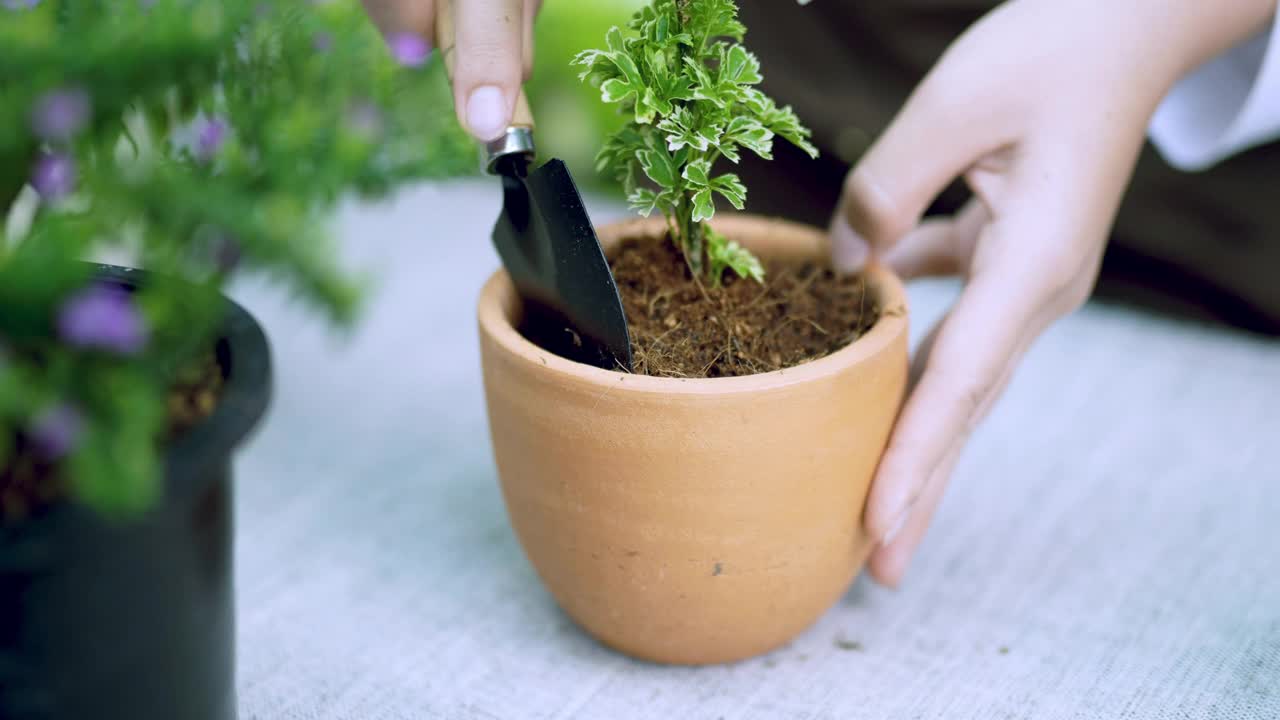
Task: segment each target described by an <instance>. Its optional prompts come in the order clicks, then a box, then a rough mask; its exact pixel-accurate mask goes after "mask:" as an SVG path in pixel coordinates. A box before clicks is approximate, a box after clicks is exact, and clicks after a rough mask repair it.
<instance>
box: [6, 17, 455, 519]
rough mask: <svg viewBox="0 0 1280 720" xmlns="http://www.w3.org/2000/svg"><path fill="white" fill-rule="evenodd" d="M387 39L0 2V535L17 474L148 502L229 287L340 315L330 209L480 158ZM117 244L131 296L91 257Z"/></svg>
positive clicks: (417, 60)
mask: <svg viewBox="0 0 1280 720" xmlns="http://www.w3.org/2000/svg"><path fill="white" fill-rule="evenodd" d="M390 47H391V49H392V51H393V52H390V53H389V52H387V48H388V45H387V43H385V42H384V39H383V38H382V37H381V36H379V35H378V33H377V32H376V31H375V30H374V29H373V28H372V27H371V25H370V24H369V23H368V21H367V20H366V18H365V17H364V15H363V13H362V12H361V10H360V7H359V4H358V3H353V2H330V3H318V2H312V1H310V0H269V1H264V0H110V1H103V0H45V1H44V2H41V0H0V219H4V218H5V217H6V216H5V215H4V214H3V213H7V220H5V221H4V234H3V239H2V241H0V521H2V520H3V517H4V516H5V515H13V514H14V513H15V512H16V513H21V512H22V511H23V507H22V506H23V505H24V504H26V500H28V499H29V498H24V497H23V495H22V494H23V492H29V491H23V490H22V488H15V486H14V482H16V481H15V480H14V476H15V472H16V470H15V469H21V468H23V467H25V468H26V471H27V472H28V474H30V471H31V468H32V467H36V468H40V470H39V471H38V472H39V473H44V474H46V475H49V476H50V477H52V476H57V477H58V478H59V481H65V483H66V484H67V486H68V491H69V492H70V493H71V495H72V496H73V497H76V498H79V499H80V500H83V501H85V502H87V503H89V504H91V505H92V506H94V507H95V508H98V509H100V510H102V511H105V512H108V513H121V512H127V511H136V510H140V509H143V508H145V507H147V506H148V504H149V503H150V502H151V501H152V500H153V498H154V497H155V496H156V494H157V492H158V489H159V478H160V476H161V459H160V457H161V456H160V445H161V442H162V440H161V438H162V435H163V434H164V432H165V427H166V424H167V422H168V418H167V415H168V413H167V412H166V403H167V399H166V394H167V393H168V391H169V389H170V388H171V387H172V386H173V385H174V384H175V383H176V382H178V381H179V380H180V378H182V377H184V376H185V375H186V374H188V373H189V371H190V368H192V367H193V366H195V365H198V364H199V363H200V362H201V361H202V359H203V358H204V357H205V356H206V355H207V354H208V353H209V351H210V348H211V347H212V343H213V340H214V338H215V336H216V333H217V331H218V327H219V321H220V311H221V308H222V307H223V305H222V302H221V299H220V291H221V288H222V287H223V286H224V285H225V283H226V282H227V281H228V279H229V278H230V277H232V276H233V275H234V274H235V273H237V272H241V271H260V272H265V273H269V274H271V275H272V276H274V278H275V279H276V280H278V281H279V282H281V283H282V284H284V285H285V286H287V287H289V288H291V289H292V290H293V291H294V292H295V293H296V294H297V295H298V296H300V298H301V299H302V300H303V301H304V302H306V303H308V304H310V305H311V306H312V307H314V308H315V309H316V310H318V311H319V312H320V313H321V314H323V315H324V316H325V317H327V318H328V319H329V320H331V321H333V322H334V323H335V324H336V325H337V326H344V325H347V324H349V323H350V322H352V320H353V318H354V317H355V315H356V311H357V308H358V300H359V298H360V289H361V287H362V282H361V281H359V280H357V279H356V278H354V277H352V276H351V275H349V274H348V273H346V272H344V271H343V270H342V269H341V268H340V265H339V263H338V255H337V248H336V247H335V245H334V244H333V243H332V242H331V241H330V239H329V238H328V237H327V235H326V232H325V226H324V221H325V218H326V214H327V212H328V211H329V210H330V209H331V208H332V207H333V205H334V204H335V203H336V202H337V201H339V200H340V199H342V198H343V197H344V196H346V195H348V194H350V193H355V194H358V195H360V196H365V197H369V196H379V195H382V194H384V193H387V192H389V191H391V190H392V189H394V188H396V187H397V186H398V185H400V184H402V183H404V182H407V181H410V180H414V179H418V178H424V177H432V176H445V175H454V174H459V173H463V172H467V171H469V170H472V169H474V167H475V165H476V161H475V156H474V149H473V145H472V144H471V142H470V141H469V140H468V139H467V138H466V137H465V136H463V135H462V133H461V131H460V130H459V129H458V128H457V127H456V124H455V122H454V120H453V113H452V110H451V103H450V101H449V96H450V94H449V90H448V85H447V81H446V79H445V78H444V76H443V73H442V72H441V70H440V68H439V63H430V62H428V59H429V52H428V46H427V44H426V43H425V42H423V41H422V40H421V39H419V38H414V37H409V36H402V37H395V38H390ZM120 252H125V253H127V254H128V256H129V257H131V258H132V261H131V263H130V264H134V265H137V266H141V267H144V268H146V269H148V270H150V271H152V279H151V281H149V282H148V283H147V284H146V286H145V287H143V288H141V289H140V291H139V292H137V293H135V294H132V295H127V294H123V293H119V292H114V291H112V290H111V289H110V288H108V287H105V286H103V285H99V284H95V281H94V272H95V271H94V268H93V266H91V265H90V264H88V263H85V262H82V261H81V260H82V259H85V258H94V257H101V256H102V255H103V254H104V253H120ZM46 471H47V472H46ZM28 482H29V479H28Z"/></svg>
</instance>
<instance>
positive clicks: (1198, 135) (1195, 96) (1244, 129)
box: [1149, 17, 1280, 171]
mask: <svg viewBox="0 0 1280 720" xmlns="http://www.w3.org/2000/svg"><path fill="white" fill-rule="evenodd" d="M1149 135H1150V137H1151V141H1152V143H1153V144H1154V145H1155V146H1156V148H1157V149H1158V150H1159V151H1160V154H1161V155H1163V156H1164V158H1165V159H1166V160H1167V161H1168V162H1169V164H1170V165H1173V166H1174V167H1176V168H1179V169H1181V170H1188V171H1195V170H1204V169H1206V168H1208V167H1211V166H1213V165H1215V164H1217V163H1218V162H1220V161H1222V160H1225V159H1226V158H1228V157H1230V156H1232V155H1235V154H1236V153H1239V152H1243V151H1244V150H1248V149H1249V148H1252V147H1256V146H1258V145H1261V144H1264V143H1266V142H1268V141H1270V140H1273V139H1276V138H1280V17H1278V18H1277V22H1276V25H1275V27H1274V28H1272V29H1271V30H1269V31H1267V32H1263V33H1261V34H1259V35H1258V36H1257V37H1254V38H1253V39H1251V40H1250V41H1248V42H1247V43H1245V44H1243V45H1240V46H1239V47H1236V48H1234V49H1233V50H1231V51H1230V52H1228V53H1226V54H1224V55H1222V56H1220V57H1218V58H1215V59H1214V60H1211V61H1210V62H1208V63H1206V64H1205V65H1203V66H1201V67H1200V68H1198V69H1196V70H1195V71H1194V72H1192V73H1191V74H1190V75H1188V76H1187V77H1185V78H1183V79H1182V81H1181V82H1179V83H1178V84H1177V85H1175V86H1174V88H1173V90H1171V91H1170V92H1169V95H1168V96H1167V97H1165V99H1164V101H1163V102H1162V103H1161V105H1160V107H1159V108H1158V109H1157V110H1156V113H1155V115H1154V116H1153V117H1152V119H1151V126H1150V128H1149Z"/></svg>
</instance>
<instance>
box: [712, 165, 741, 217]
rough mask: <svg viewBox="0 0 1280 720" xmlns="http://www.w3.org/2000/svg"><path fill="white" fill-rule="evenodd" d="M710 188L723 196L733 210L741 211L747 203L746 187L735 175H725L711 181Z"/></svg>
mask: <svg viewBox="0 0 1280 720" xmlns="http://www.w3.org/2000/svg"><path fill="white" fill-rule="evenodd" d="M711 188H712V189H713V190H715V191H716V192H718V193H720V194H721V195H722V196H724V199H725V200H728V201H729V204H731V205H733V207H734V208H735V209H738V210H741V209H743V207H745V206H746V202H747V186H746V185H743V184H742V180H741V179H739V178H738V176H737V175H734V174H732V173H726V174H724V175H721V176H720V177H718V178H716V179H715V180H712V181H711Z"/></svg>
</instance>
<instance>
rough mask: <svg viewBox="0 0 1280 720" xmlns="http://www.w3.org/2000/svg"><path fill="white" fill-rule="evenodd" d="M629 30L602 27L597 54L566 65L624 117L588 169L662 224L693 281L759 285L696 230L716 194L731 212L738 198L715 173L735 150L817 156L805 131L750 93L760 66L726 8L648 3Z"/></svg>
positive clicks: (741, 254) (691, 1)
mask: <svg viewBox="0 0 1280 720" xmlns="http://www.w3.org/2000/svg"><path fill="white" fill-rule="evenodd" d="M628 28H629V29H630V30H631V31H632V34H631V35H630V36H627V35H624V33H623V32H622V30H621V29H619V28H617V27H614V28H612V29H611V30H609V32H608V33H607V34H606V36H605V42H606V48H605V49H603V50H588V51H585V52H583V53H582V54H580V55H579V56H578V57H577V58H576V59H575V61H574V63H575V64H576V65H579V66H581V67H582V68H584V70H583V72H582V75H581V78H582V79H583V80H584V81H586V82H587V83H589V84H590V85H591V86H592V87H595V88H598V89H599V92H600V95H601V99H602V100H603V101H604V102H605V103H609V104H615V105H618V106H620V107H621V108H622V110H623V112H624V113H625V118H624V124H623V125H622V127H621V129H619V130H618V131H617V132H615V133H614V134H613V135H611V136H610V137H609V139H608V140H607V141H606V143H605V145H604V147H603V149H601V151H600V153H599V155H598V158H597V165H598V168H599V169H600V170H602V171H606V172H608V173H610V174H611V175H612V176H613V177H615V178H616V179H617V180H618V181H619V182H620V183H621V184H622V186H623V188H624V190H625V191H626V193H627V198H628V200H629V201H630V202H631V205H632V207H633V208H635V209H636V210H638V211H639V212H640V213H641V214H643V215H646V216H647V215H649V214H650V213H652V212H653V211H654V210H658V211H659V212H661V213H662V214H663V216H664V217H665V218H666V219H667V223H668V225H669V226H670V229H671V237H672V240H673V241H675V242H676V243H677V245H678V246H679V247H680V249H681V250H682V251H683V253H684V257H685V259H686V261H687V262H688V264H689V268H690V270H691V271H692V272H693V274H694V275H695V276H705V277H707V278H708V279H709V280H710V281H711V282H712V283H719V282H720V279H721V276H722V275H723V273H724V271H725V270H726V269H732V270H733V271H734V272H735V273H737V274H738V275H740V276H742V277H749V278H753V279H756V280H762V279H763V277H764V269H763V268H762V267H761V265H760V262H759V261H758V260H757V259H756V258H755V257H754V256H753V255H751V253H750V252H748V251H747V250H746V249H744V248H742V247H740V246H738V245H737V244H736V243H734V242H732V241H730V240H728V239H727V238H725V237H724V236H723V235H720V234H719V233H717V232H715V231H714V230H713V229H712V228H711V226H710V225H708V224H707V221H708V220H710V219H711V218H712V217H713V216H714V215H715V202H716V197H717V196H719V197H720V198H721V199H723V200H727V201H728V202H729V204H730V205H732V206H733V207H735V208H737V209H739V210H741V209H742V208H743V203H744V201H745V199H746V194H747V189H746V187H744V186H743V184H742V182H741V180H740V179H739V178H738V176H737V175H735V174H733V173H723V174H717V172H716V168H715V166H716V163H717V161H718V160H720V159H722V158H723V159H725V160H728V161H730V162H735V163H736V162H738V161H739V159H740V158H741V153H742V152H743V151H750V152H753V153H755V154H757V155H759V156H760V157H762V158H765V159H771V157H772V149H773V141H774V137H775V136H781V137H783V138H784V139H786V140H788V141H790V142H791V143H793V144H794V145H796V146H797V147H799V148H801V149H802V150H804V151H805V152H807V153H809V154H810V155H811V156H814V157H816V156H817V149H816V148H814V147H813V145H812V144H811V143H810V142H809V135H810V133H809V130H808V129H806V128H805V127H803V126H802V125H801V124H800V120H799V119H798V118H797V117H796V114H795V113H794V112H793V111H792V110H791V108H789V107H778V106H777V104H775V103H774V101H773V100H772V99H771V98H769V97H768V96H766V95H765V94H764V93H763V92H761V91H760V90H758V89H757V88H756V87H755V86H756V85H758V84H760V83H761V82H762V81H763V78H762V76H761V75H760V62H759V60H757V59H756V57H755V56H754V55H752V54H751V53H750V52H748V51H747V50H746V49H745V48H744V47H743V46H742V45H741V44H740V43H741V42H742V38H743V35H744V34H745V33H746V28H744V27H743V25H742V23H740V22H739V21H738V8H737V5H736V4H735V3H734V2H733V0H654V1H653V2H652V3H651V4H650V5H649V6H647V7H644V8H642V9H641V10H640V11H639V12H637V13H636V14H635V15H634V17H633V18H632V20H631V22H630V24H629V25H628ZM644 178H647V180H648V182H649V183H650V184H651V186H642V185H641V181H642V179H644Z"/></svg>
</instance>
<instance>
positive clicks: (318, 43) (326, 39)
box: [311, 32, 333, 53]
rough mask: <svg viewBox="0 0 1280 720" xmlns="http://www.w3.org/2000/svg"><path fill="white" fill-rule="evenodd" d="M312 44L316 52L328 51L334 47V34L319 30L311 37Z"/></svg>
mask: <svg viewBox="0 0 1280 720" xmlns="http://www.w3.org/2000/svg"><path fill="white" fill-rule="evenodd" d="M311 46H312V47H314V48H315V49H316V52H321V53H327V52H329V51H330V50H332V49H333V36H332V35H330V34H329V33H327V32H318V33H316V34H315V36H314V37H312V38H311Z"/></svg>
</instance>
